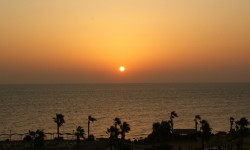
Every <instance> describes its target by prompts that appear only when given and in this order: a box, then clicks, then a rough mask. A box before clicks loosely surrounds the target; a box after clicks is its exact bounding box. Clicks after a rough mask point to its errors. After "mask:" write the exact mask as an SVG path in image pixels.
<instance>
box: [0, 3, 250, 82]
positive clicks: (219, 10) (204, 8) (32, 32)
mask: <svg viewBox="0 0 250 150" xmlns="http://www.w3.org/2000/svg"><path fill="white" fill-rule="evenodd" d="M249 6H250V1H249V0H241V1H235V0H204V1H197V0H182V1H174V0H172V1H170V0H105V1H104V0H85V1H68V0H53V1H51V0H40V1H33V0H25V1H20V0H11V1H9V0H3V1H0V22H1V23H0V83H96V82H97V83H99V82H101V83H103V82H112V83H113V82H115V83H117V82H125V83H127V82H250V69H249V68H250V44H249V43H250V9H249ZM121 65H124V66H125V67H126V71H125V72H123V73H120V72H119V66H121Z"/></svg>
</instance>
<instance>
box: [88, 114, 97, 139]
mask: <svg viewBox="0 0 250 150" xmlns="http://www.w3.org/2000/svg"><path fill="white" fill-rule="evenodd" d="M94 121H96V119H95V118H93V117H91V116H89V117H88V139H89V132H90V127H89V125H90V122H94Z"/></svg>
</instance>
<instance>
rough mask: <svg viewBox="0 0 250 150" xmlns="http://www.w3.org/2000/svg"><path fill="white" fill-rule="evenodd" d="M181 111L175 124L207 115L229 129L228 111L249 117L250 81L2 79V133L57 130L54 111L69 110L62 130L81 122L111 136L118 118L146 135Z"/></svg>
mask: <svg viewBox="0 0 250 150" xmlns="http://www.w3.org/2000/svg"><path fill="white" fill-rule="evenodd" d="M171 111H176V113H177V114H178V115H179V117H178V118H175V119H174V127H175V128H194V121H193V120H194V116H195V115H198V114H199V115H201V117H202V119H205V120H207V121H208V122H209V123H210V125H211V127H212V128H213V132H214V133H215V132H217V131H228V130H229V117H230V116H233V117H235V119H239V118H240V117H247V118H248V119H250V84H247V83H245V84H240V83H226V84H81V85H80V84H79V85H0V134H3V133H9V130H11V132H12V133H26V132H27V131H28V130H36V129H44V131H45V132H53V133H55V132H56V124H55V123H54V122H53V119H52V118H53V117H55V114H56V113H62V114H63V115H64V116H65V121H66V123H65V124H64V125H63V126H62V127H61V132H70V133H72V132H73V130H74V129H76V127H77V126H82V127H83V128H84V129H85V131H87V117H88V115H92V116H93V117H95V118H96V119H97V121H96V122H94V123H93V124H91V133H92V134H94V135H95V136H96V137H108V135H107V134H106V130H107V128H108V127H110V126H111V125H112V123H113V121H112V120H113V118H115V117H120V118H121V120H122V121H127V122H128V123H129V124H130V125H131V132H130V133H129V134H128V135H127V137H128V138H138V137H146V136H147V135H148V134H149V133H150V132H151V131H152V123H153V122H157V121H161V120H169V115H170V112H171ZM1 138H2V139H3V138H6V137H4V136H1V137H0V139H1Z"/></svg>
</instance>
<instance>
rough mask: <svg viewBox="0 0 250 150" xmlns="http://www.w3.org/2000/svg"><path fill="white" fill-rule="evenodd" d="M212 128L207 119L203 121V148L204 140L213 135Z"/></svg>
mask: <svg viewBox="0 0 250 150" xmlns="http://www.w3.org/2000/svg"><path fill="white" fill-rule="evenodd" d="M211 130H212V128H210V125H209V123H208V122H207V121H206V120H202V121H201V131H202V132H201V133H202V149H204V141H205V140H208V139H209V137H210V135H211Z"/></svg>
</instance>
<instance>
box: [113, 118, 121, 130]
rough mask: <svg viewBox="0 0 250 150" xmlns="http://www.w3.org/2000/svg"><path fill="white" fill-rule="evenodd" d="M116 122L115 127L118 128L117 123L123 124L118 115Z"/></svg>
mask: <svg viewBox="0 0 250 150" xmlns="http://www.w3.org/2000/svg"><path fill="white" fill-rule="evenodd" d="M114 124H115V127H116V128H117V125H120V124H121V119H120V118H117V117H116V118H115V119H114Z"/></svg>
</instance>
